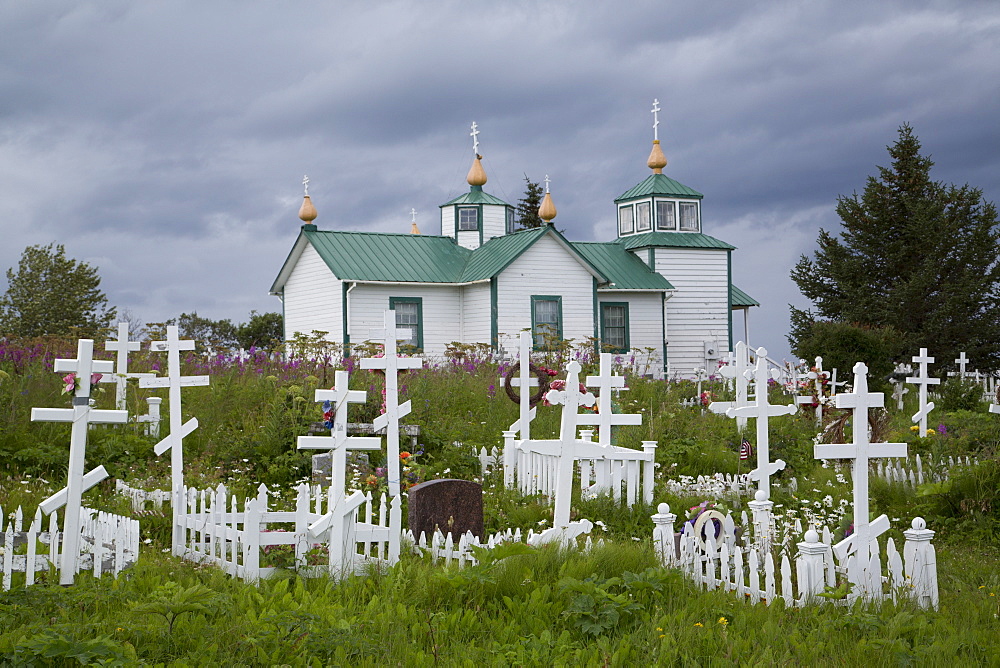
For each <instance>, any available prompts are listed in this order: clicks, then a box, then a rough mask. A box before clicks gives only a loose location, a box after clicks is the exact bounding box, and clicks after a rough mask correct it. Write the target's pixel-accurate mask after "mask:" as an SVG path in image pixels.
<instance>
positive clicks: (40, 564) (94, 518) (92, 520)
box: [0, 507, 139, 591]
mask: <svg viewBox="0 0 1000 668" xmlns="http://www.w3.org/2000/svg"><path fill="white" fill-rule="evenodd" d="M56 515H57V513H52V514H51V515H49V521H48V530H43V529H42V526H43V520H42V511H41V509H38V510H37V511H36V512H35V516H34V519H33V520H32V521H31V523H30V524H29V525H28V528H27V529H24V516H23V513H22V511H21V508H20V507H19V508H18V509H17V510H16V511H15V512H14V514H13V518H12V519H10V521H8V523H7V527H6V528H4V527H3V522H4V519H6V517H5V516H4V514H3V510H2V509H0V541H2V550H0V573H2V583H3V589H4V590H5V591H6V590H9V589H10V588H11V587H12V586H13V585H14V583H15V581H19V583H23V584H24V586H26V587H27V586H31V585H33V584H35V582H36V579H37V578H36V573H38V572H39V571H48V570H49V569H50V568H55V569H56V570H58V569H59V565H60V564H61V563H62V555H61V552H60V548H61V547H62V537H63V536H62V530H61V528H60V527H59V520H58V518H57V516H56ZM80 537H81V540H80V554H79V555H78V558H77V560H76V572H77V573H79V572H81V571H90V572H92V573H93V574H94V576H95V577H100V576H101V575H103V574H104V573H112V574H113V575H114V576H115V577H118V574H119V573H121V572H122V571H123V570H124V569H126V568H128V567H130V566H132V565H133V564H135V562H136V561H137V560H138V559H139V522H138V521H137V520H133V519H131V518H128V517H122V516H120V515H113V514H111V513H105V512H103V511H97V510H93V509H91V508H81V509H80ZM39 545H41V548H40V547H39ZM15 573H17V574H23V577H21V576H18V577H17V578H15V577H14V574H15Z"/></svg>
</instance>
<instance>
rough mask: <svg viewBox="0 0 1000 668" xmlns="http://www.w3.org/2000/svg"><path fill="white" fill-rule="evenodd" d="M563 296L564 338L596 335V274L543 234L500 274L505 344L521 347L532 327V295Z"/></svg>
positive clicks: (509, 347)
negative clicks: (525, 331)
mask: <svg viewBox="0 0 1000 668" xmlns="http://www.w3.org/2000/svg"><path fill="white" fill-rule="evenodd" d="M532 295H558V296H560V297H562V319H563V338H566V339H575V343H578V344H579V343H583V342H584V340H585V339H586V338H587V337H592V336H594V282H593V275H592V274H591V273H590V272H589V271H587V269H585V268H584V267H583V265H581V264H580V262H579V261H578V260H577V259H576V257H574V256H573V255H572V254H570V252H569V251H567V250H566V249H565V248H563V247H562V245H560V244H559V242H557V241H556V240H555V239H553V238H552V237H548V236H546V237H542V238H541V239H539V240H538V241H537V242H535V244H534V245H533V246H532V247H531V248H529V249H528V250H526V251H525V252H524V253H522V254H521V256H520V257H519V258H517V259H516V260H514V262H512V263H511V264H510V265H509V266H508V267H507V269H505V270H504V271H503V272H502V273H501V274H500V275H499V277H498V278H497V305H498V307H499V309H498V310H499V314H498V318H497V329H498V331H499V333H500V334H501V345H503V347H504V348H506V349H507V350H517V337H518V335H519V332H520V331H521V330H522V329H525V328H530V327H531V296H532Z"/></svg>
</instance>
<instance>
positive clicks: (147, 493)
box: [115, 480, 170, 513]
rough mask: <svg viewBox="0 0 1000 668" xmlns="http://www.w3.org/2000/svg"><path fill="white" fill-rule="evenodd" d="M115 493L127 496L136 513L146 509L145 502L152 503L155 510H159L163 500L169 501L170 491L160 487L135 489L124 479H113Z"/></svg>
mask: <svg viewBox="0 0 1000 668" xmlns="http://www.w3.org/2000/svg"><path fill="white" fill-rule="evenodd" d="M115 493H117V494H121V495H122V496H125V497H128V499H129V500H130V501H131V502H132V510H133V511H135V512H137V513H141V512H143V511H144V510H146V504H147V503H152V504H153V508H154V509H155V510H160V509H161V508H163V503H164V502H167V503H169V502H170V492H167V491H164V490H162V489H151V490H145V489H137V488H135V487H131V486H129V485H128V483H126V482H125V481H124V480H115Z"/></svg>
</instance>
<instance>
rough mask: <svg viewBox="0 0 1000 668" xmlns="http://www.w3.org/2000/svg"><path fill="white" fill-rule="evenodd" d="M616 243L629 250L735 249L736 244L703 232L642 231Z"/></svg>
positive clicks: (620, 238) (622, 238)
mask: <svg viewBox="0 0 1000 668" xmlns="http://www.w3.org/2000/svg"><path fill="white" fill-rule="evenodd" d="M615 243H618V244H621V245H622V246H624V247H625V248H626V249H628V250H633V249H636V248H718V249H720V250H735V249H736V246H733V245H732V244H727V243H726V242H725V241H721V240H719V239H716V238H715V237H710V236H708V235H707V234H702V233H701V232H642V233H640V234H629V235H627V236H624V237H619V238H618V239H617V240H616V241H615Z"/></svg>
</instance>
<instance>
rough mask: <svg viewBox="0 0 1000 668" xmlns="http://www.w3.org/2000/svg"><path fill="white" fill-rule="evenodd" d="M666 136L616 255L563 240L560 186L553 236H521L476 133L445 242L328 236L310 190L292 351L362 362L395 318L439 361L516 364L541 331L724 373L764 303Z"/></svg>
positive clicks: (299, 242)
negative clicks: (366, 346) (330, 346)
mask: <svg viewBox="0 0 1000 668" xmlns="http://www.w3.org/2000/svg"><path fill="white" fill-rule="evenodd" d="M656 111H658V108H657V107H656V106H655V103H654V115H655V112H656ZM657 124H658V122H657V121H654V124H653V127H654V140H653V149H652V152H651V153H650V156H649V160H648V162H647V164H648V166H649V168H650V169H651V170H652V172H653V173H652V174H650V175H649V176H647V177H646V178H645V179H644V180H642V181H641V182H640V183H638V184H636V185H635V186H633V187H632V188H629V189H628V190H626V191H625V192H624V193H623V194H622V195H620V196H619V197H618V198H617V199H615V200H614V206H615V208H616V210H617V221H618V233H617V238H616V239H615V240H613V241H609V242H603V243H599V242H578V241H569V240H568V239H566V238H565V237H564V236H563V235H562V234H560V233H559V232H558V231H557V230H556V228H555V227H554V226H553V225H552V220H553V219H554V218H555V216H556V209H555V206H554V205H553V202H552V198H551V195H550V194H549V193H548V187H547V185H546V194H545V198H544V200H543V201H542V206H541V207H540V209H539V216H540V217H541V218H542V219H543V220H544V221H545V225H544V226H542V227H539V228H535V229H528V230H521V231H514V227H515V225H514V220H515V216H514V212H515V207H514V206H513V205H511V204H509V203H507V202H505V201H503V200H501V199H500V198H498V197H496V196H494V195H491V194H489V193H488V192H486V191H485V190H484V186H485V185H486V181H487V178H486V172H485V170H484V169H483V166H482V164H481V161H480V159H481V156H480V155H478V152H477V149H478V142H477V141H476V132H477V131H476V128H475V124H473V133H472V136H473V141H474V144H473V151H474V154H475V158H474V159H473V163H472V167H471V169H470V170H469V174H468V177H467V181H468V183H469V191H468V192H467V193H464V194H462V195H460V196H459V197H456V198H455V199H453V200H451V201H449V202H445V203H444V204H442V205H441V206H440V209H441V232H440V235H434V236H432V235H428V234H420V233H419V230H418V229H417V227H416V224H415V223H414V224H413V226H412V229H411V233H410V234H385V233H372V232H349V231H342V230H321V229H319V227H317V226H316V225H315V224H314V222H313V221H314V220H315V219H316V216H317V213H316V209H315V207H314V206H313V204H312V202H311V200H310V198H309V194H308V190H307V191H306V196H305V199H304V201H303V203H302V208H301V209H300V211H299V217H300V218H301V219H302V221H303V224H302V227H301V230H300V232H299V236H298V238H297V239H296V240H295V244H294V245H293V246H292V250H291V252H290V253H289V254H288V257H287V259H286V260H285V263H284V265H282V267H281V271H280V272H279V273H278V276H277V278H276V279H275V280H274V284H273V285H272V286H271V291H270V292H271V294H272V295H276V296H278V297H279V298H280V299H281V302H282V313H283V316H284V326H285V338H286V339H291V338H292V337H293V336H294V335H295V334H296V333H302V334H310V333H312V332H314V331H322V332H327V334H326V338H327V339H328V340H330V341H333V342H336V343H340V344H344V345H345V348H346V349H348V350H349V348H350V345H351V344H352V343H359V342H362V341H365V340H367V339H368V338H369V336H370V332H371V331H372V330H378V329H381V327H382V321H383V315H382V314H383V312H384V311H385V309H387V308H391V309H394V310H395V314H396V324H397V326H398V327H399V328H401V331H404V332H406V333H408V334H409V337H408V339H406V340H404V341H401V342H400V343H401V344H409V345H412V346H414V347H415V348H417V349H420V350H422V351H423V353H424V354H425V355H429V356H432V357H433V356H440V355H442V354H443V353H444V350H445V348H446V346H447V345H448V344H449V343H452V342H460V343H485V344H489V345H490V346H492V347H493V348H494V350H496V351H498V352H499V351H501V350H506V351H514V350H516V349H517V337H518V334H519V332H521V331H522V330H526V329H530V330H531V331H532V333H533V335H534V337H535V342H536V345H537V346H539V347H541V346H543V345H545V342H546V341H547V340H549V337H552V336H555V337H558V338H560V339H573V340H574V342H576V343H585V342H587V340H588V339H592V340H596V342H597V345H598V346H599V347H600V349H601V350H602V351H612V352H615V353H620V354H621V355H622V356H623V358H624V359H625V360H628V359H630V358H631V357H632V355H633V354H634V355H635V358H636V360H637V362H636V363H637V364H640V365H641V366H642V367H643V369H642V371H643V372H645V373H650V374H653V375H654V376H657V377H660V376H664V375H666V376H674V375H680V376H688V377H689V376H691V375H692V374H693V373H694V372H695V370H696V369H699V368H706V369H709V370H712V369H714V368H715V365H716V360H717V359H718V358H719V357H720V356H723V355H724V353H725V352H726V351H730V350H732V348H733V344H734V343H735V339H734V333H733V312H734V311H737V310H742V311H743V318H744V323H743V324H744V326H745V323H746V315H747V310H748V309H749V308H750V307H751V306H758V305H759V304H758V303H757V302H756V301H754V300H753V299H752V298H750V297H749V296H748V295H747V294H746V293H744V292H743V291H742V290H740V289H739V288H737V287H736V286H735V285H734V284H733V282H732V261H731V255H732V252H733V250H735V247H734V246H732V245H730V244H728V243H726V242H725V241H721V240H719V239H716V238H715V237H711V236H709V235H707V234H705V233H704V232H703V228H702V216H701V203H702V194H701V193H700V192H698V191H696V190H693V189H692V188H689V187H687V186H685V185H683V184H681V183H678V182H677V181H675V180H674V179H672V178H670V177H668V176H667V175H665V174H664V173H663V168H664V167H665V166H666V165H667V160H666V157H665V156H664V154H663V151H662V149H661V148H660V142H659V140H658V139H657V138H655V137H656V126H657ZM555 276H558V277H559V278H558V280H553V277H555ZM741 333H742V332H741Z"/></svg>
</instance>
